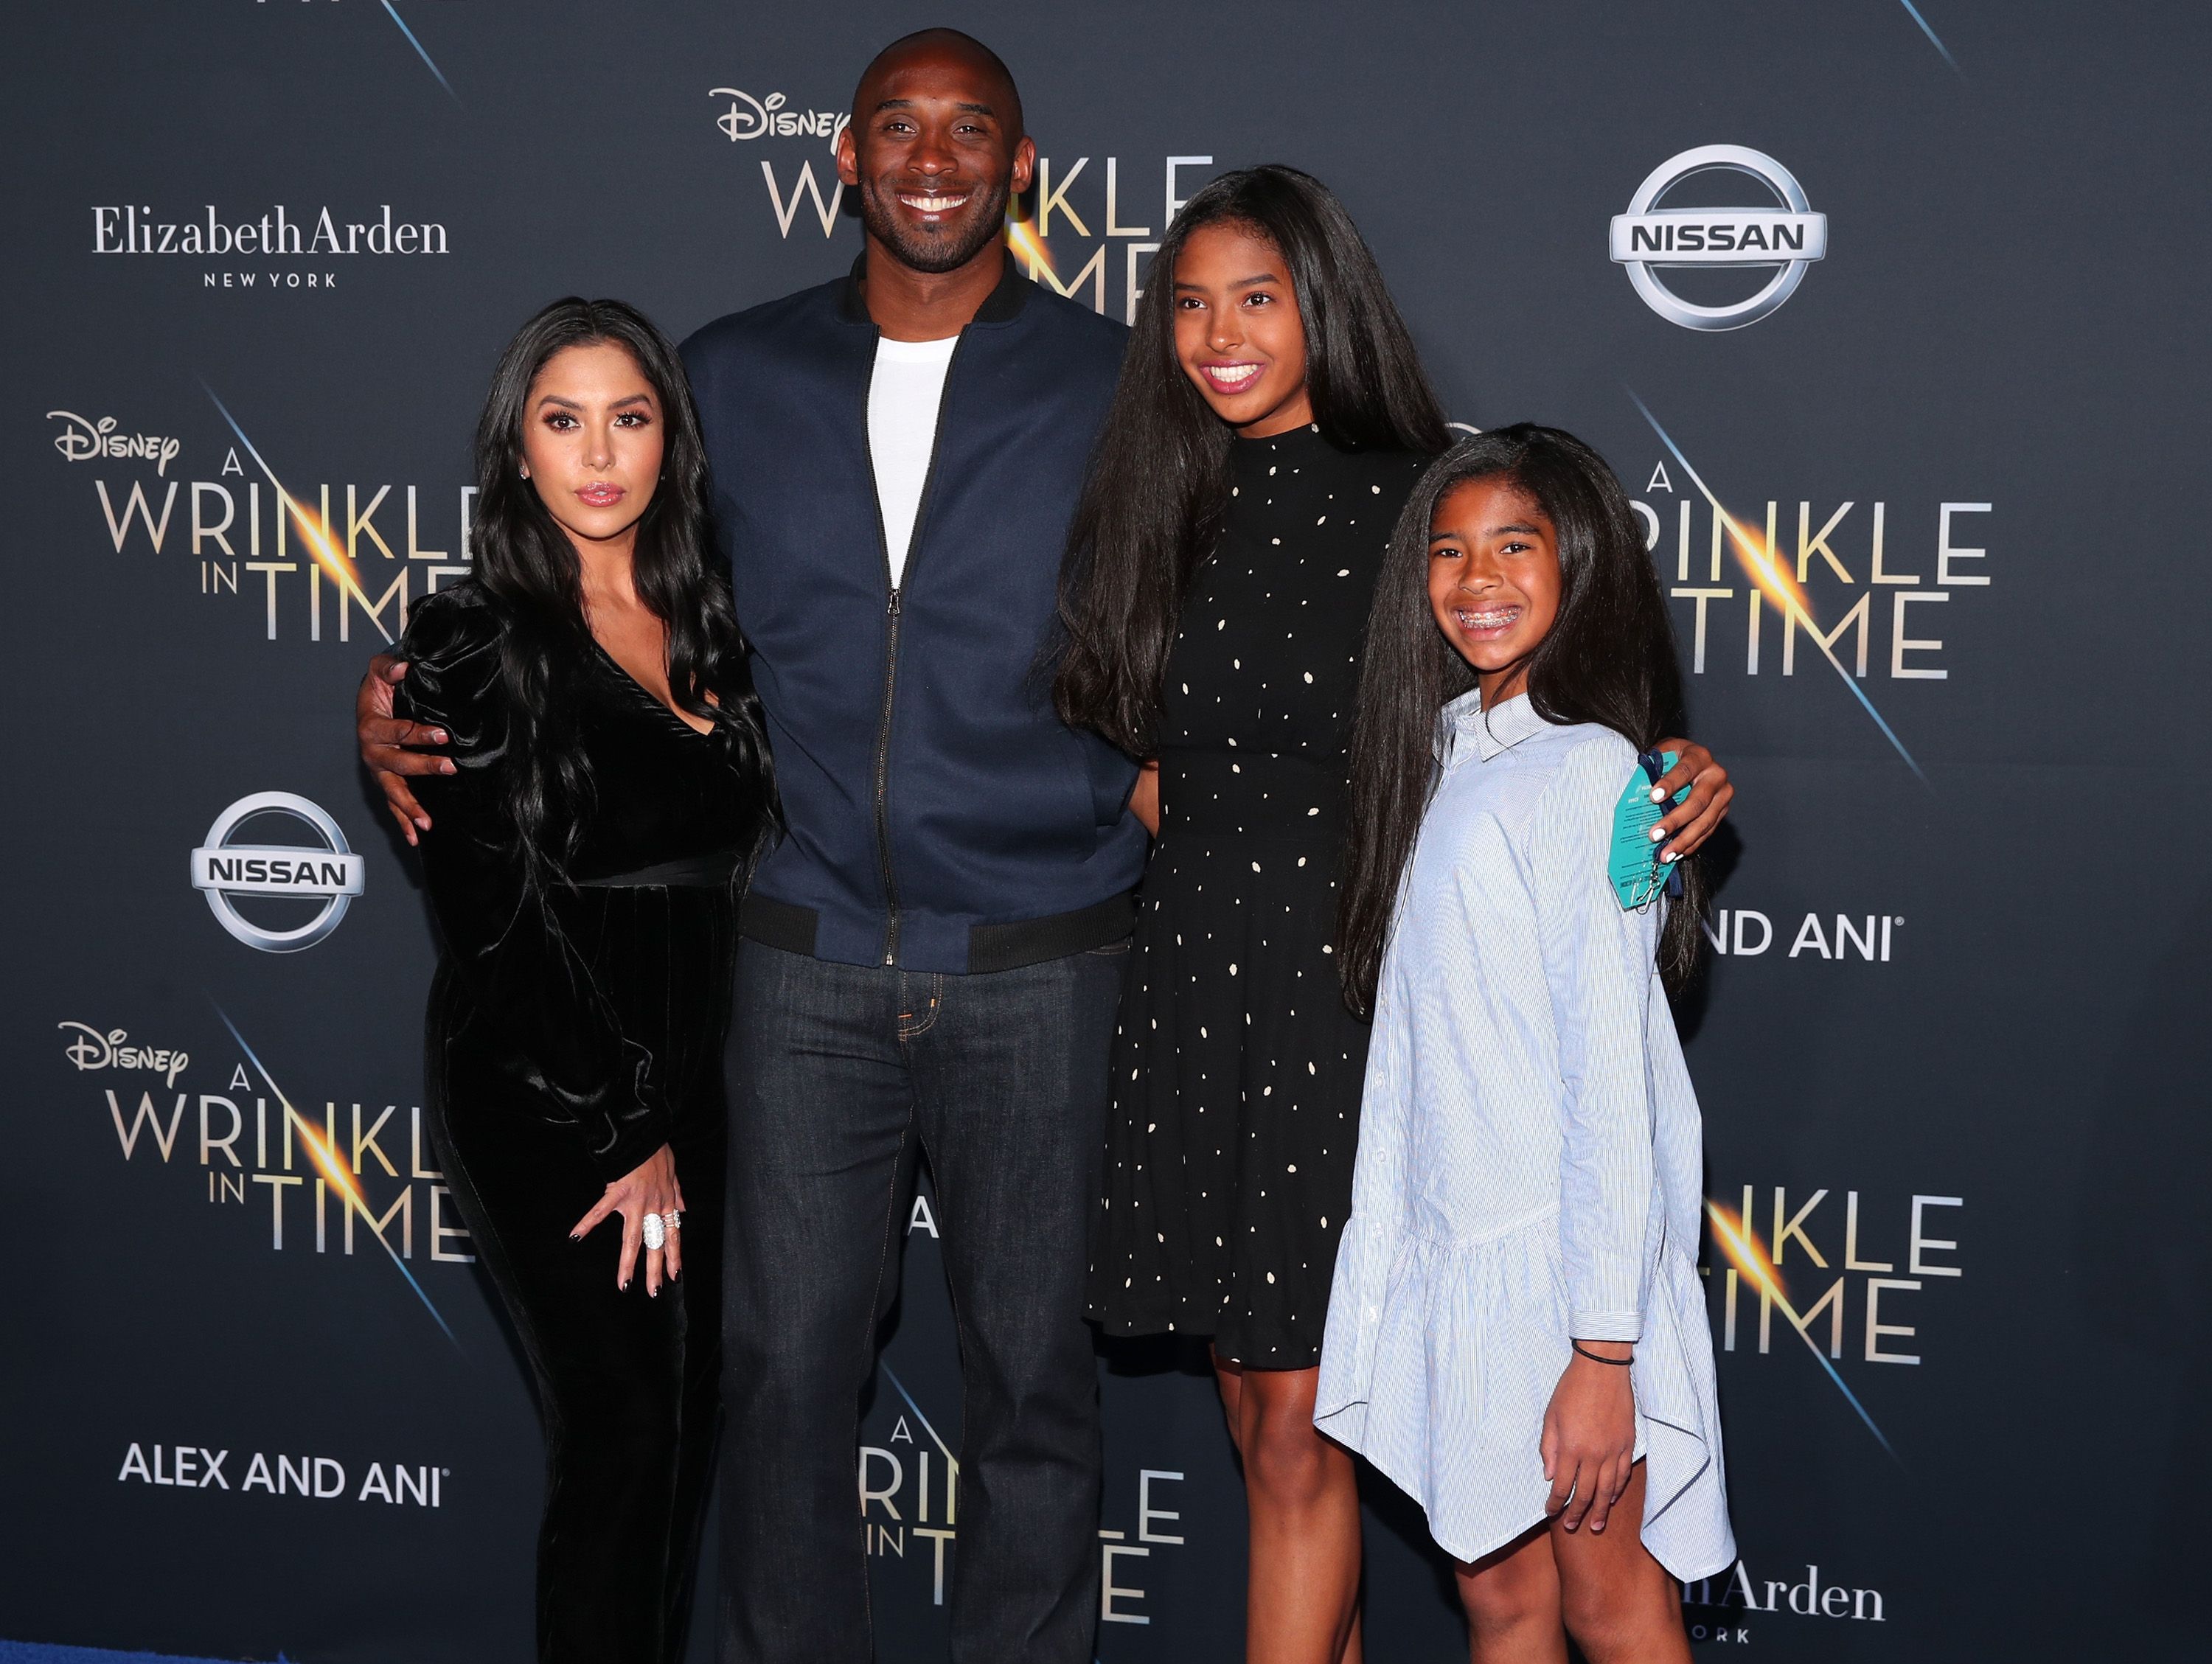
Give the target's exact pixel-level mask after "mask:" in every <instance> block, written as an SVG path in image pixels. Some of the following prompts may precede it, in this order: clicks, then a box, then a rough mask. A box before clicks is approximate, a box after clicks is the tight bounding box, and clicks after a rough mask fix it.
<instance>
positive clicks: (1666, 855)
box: [1659, 849, 1682, 861]
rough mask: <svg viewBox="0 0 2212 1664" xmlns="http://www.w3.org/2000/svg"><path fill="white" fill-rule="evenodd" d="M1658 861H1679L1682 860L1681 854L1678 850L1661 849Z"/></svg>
mask: <svg viewBox="0 0 2212 1664" xmlns="http://www.w3.org/2000/svg"><path fill="white" fill-rule="evenodd" d="M1659 859H1661V860H1662V861H1679V860H1680V859H1682V852H1681V851H1680V850H1679V849H1662V850H1661V851H1660V852H1659Z"/></svg>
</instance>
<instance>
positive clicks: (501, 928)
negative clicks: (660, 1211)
mask: <svg viewBox="0 0 2212 1664" xmlns="http://www.w3.org/2000/svg"><path fill="white" fill-rule="evenodd" d="M507 628H508V626H507V624H506V622H504V621H503V619H502V616H501V606H500V605H499V604H498V603H496V602H495V601H494V600H493V599H492V598H490V597H489V596H488V595H486V594H485V593H484V592H483V590H481V589H480V588H479V587H478V586H476V585H475V584H474V583H471V582H465V583H463V584H460V585H459V586H456V587H454V588H453V589H451V590H447V591H444V592H440V593H438V594H435V595H433V596H430V597H428V598H425V599H424V600H423V601H422V603H421V604H418V605H416V607H415V608H414V609H413V610H412V612H411V614H410V617H409V619H408V624H407V631H406V635H405V638H404V641H402V643H401V645H400V652H401V653H402V655H403V656H404V658H405V659H406V661H407V665H408V670H407V675H406V677H405V679H404V681H403V682H401V683H400V684H399V687H398V690H397V694H396V696H395V699H394V707H395V708H396V709H397V710H398V713H399V714H401V715H403V716H406V717H409V718H411V719H412V720H415V721H417V722H427V723H435V724H436V725H438V726H441V727H442V728H444V729H445V730H446V731H447V733H448V734H449V735H450V736H451V744H450V746H449V747H448V748H447V749H448V754H449V755H450V756H452V757H453V761H454V762H455V763H456V764H457V765H458V770H457V772H455V773H453V774H443V775H431V776H428V777H425V778H423V779H422V780H420V781H418V782H417V783H416V795H417V797H418V798H419V799H421V801H422V806H423V808H424V809H425V810H427V811H428V813H429V815H430V818H431V826H430V829H429V830H428V832H426V833H424V834H423V835H422V870H423V874H424V878H425V879H426V881H427V883H428V890H429V893H430V905H431V910H432V912H433V914H435V917H436V920H437V923H438V928H439V933H440V934H441V936H442V937H443V938H444V949H445V960H444V965H443V967H442V969H441V977H440V982H439V991H438V992H437V993H434V995H433V1001H432V1004H433V1010H432V1013H431V1017H432V1022H431V1029H432V1034H433V1036H434V1041H435V1042H437V1043H441V1044H442V1045H443V1046H444V1047H445V1048H447V1051H448V1052H452V1051H453V1050H456V1049H460V1050H464V1051H465V1052H466V1053H467V1054H468V1055H467V1056H466V1057H465V1058H455V1057H451V1056H448V1057H447V1058H444V1059H433V1060H432V1072H433V1074H434V1076H436V1075H438V1074H439V1073H440V1071H441V1068H442V1069H443V1070H444V1071H445V1072H446V1076H447V1078H450V1079H453V1080H455V1081H460V1080H469V1081H474V1082H477V1083H484V1084H486V1089H489V1090H497V1092H498V1096H501V1097H503V1098H507V1099H509V1100H513V1099H515V1098H521V1099H523V1100H526V1107H527V1108H529V1109H530V1110H531V1111H532V1112H534V1113H536V1114H540V1115H542V1116H544V1118H546V1119H549V1120H559V1121H565V1122H570V1123H573V1124H574V1126H575V1127H577V1128H578V1130H579V1131H580V1133H581V1134H582V1136H583V1138H584V1140H585V1143H586V1147H587V1150H588V1152H589V1154H590V1157H591V1159H592V1162H593V1163H594V1165H595V1166H596V1167H597V1168H598V1169H599V1171H600V1172H601V1173H602V1174H603V1175H605V1177H607V1178H609V1179H613V1178H617V1177H619V1176H621V1175H623V1174H624V1173H627V1172H629V1170H630V1169H633V1168H635V1166H637V1165H638V1163H640V1162H642V1161H643V1160H644V1159H645V1158H646V1157H648V1156H650V1155H651V1154H652V1153H653V1151H655V1150H657V1149H659V1147H660V1145H662V1144H664V1143H665V1142H666V1141H667V1138H668V1133H669V1130H670V1126H671V1112H672V1109H674V1108H680V1107H681V1106H680V1104H676V1103H673V1102H672V1100H676V1099H685V1100H688V1099H690V1097H692V1096H696V1094H695V1093H694V1092H693V1090H692V1088H693V1086H694V1084H696V1079H695V1078H696V1077H698V1076H700V1075H701V1074H702V1072H705V1071H709V1070H712V1071H717V1072H718V1071H719V1070H720V1046H721V1036H722V1033H723V1029H724V1027H725V1026H726V1022H727V1012H728V1005H727V1000H728V987H729V977H730V964H731V960H732V955H733V953H734V950H735V943H736V908H737V898H738V891H739V890H741V889H742V887H743V884H744V871H743V868H744V863H745V859H747V858H749V857H750V855H751V854H752V853H753V852H754V851H755V849H756V848H757V846H758V844H759V843H760V841H761V839H762V835H763V830H764V829H765V827H766V826H767V824H768V823H769V817H770V814H771V802H772V798H771V792H772V788H771V786H770V785H769V780H768V778H767V770H766V768H765V767H764V766H763V762H762V761H761V754H760V752H759V751H758V750H757V749H756V748H753V747H750V746H748V745H747V744H745V742H744V738H743V737H742V736H741V735H740V733H739V732H738V731H737V729H736V728H735V726H734V725H733V724H732V722H731V721H729V720H718V721H717V722H716V723H715V725H714V727H713V728H711V729H709V730H708V732H706V733H704V734H702V733H700V732H697V731H696V730H695V729H693V728H692V727H691V726H690V725H688V724H687V723H685V722H684V720H683V719H682V718H681V717H679V716H678V715H677V714H676V713H675V712H673V711H671V709H669V708H668V707H667V706H665V705H664V704H663V703H662V702H661V701H659V699H658V698H657V697H655V696H654V695H653V694H651V693H648V692H647V690H646V689H644V688H643V687H641V686H640V685H639V684H638V683H636V682H635V680H633V679H632V678H631V677H630V676H629V674H628V672H626V671H623V669H622V667H621V666H620V665H617V664H616V663H615V661H614V660H613V659H611V658H610V657H609V656H608V655H607V654H606V653H605V652H604V651H603V650H601V649H600V648H599V647H598V646H597V645H596V644H591V643H586V642H583V641H580V642H579V643H578V644H577V645H576V647H575V648H574V651H573V654H572V655H571V656H570V657H569V659H568V661H567V662H566V663H562V664H559V665H558V667H557V669H556V677H555V683H554V685H555V696H556V698H558V699H560V700H562V701H565V702H566V706H567V708H565V709H564V710H562V711H560V712H558V713H556V716H557V717H558V718H559V719H560V723H559V726H562V727H563V728H565V729H566V730H567V732H568V734H569V735H570V736H571V738H572V741H573V743H574V744H577V745H578V746H579V748H580V751H581V753H582V756H583V757H584V760H585V761H586V763H587V764H588V766H589V771H590V778H591V783H592V789H591V792H590V794H589V797H588V799H587V800H586V802H585V803H584V806H583V808H582V810H581V812H580V817H579V815H578V812H577V811H576V810H575V808H574V805H569V806H568V807H567V808H565V809H564V808H562V807H560V806H557V805H556V808H555V810H554V811H552V816H551V819H552V823H551V824H550V825H548V826H547V827H545V828H544V829H543V830H542V831H541V833H540V835H539V837H538V844H539V847H540V848H541V850H542V851H543V853H545V854H546V855H547V856H548V857H549V859H550V860H551V862H552V865H553V871H555V872H556V873H560V872H563V871H565V875H566V882H563V881H562V878H559V877H555V878H550V879H544V880H539V881H537V882H533V881H532V878H531V877H530V874H529V870H528V867H527V866H526V863H525V862H524V860H523V859H522V856H521V853H520V830H519V828H518V825H517V822H516V816H515V813H514V810H513V800H514V795H513V794H514V790H515V786H514V774H513V768H512V767H511V763H512V762H513V759H512V758H511V756H510V755H509V746H510V730H511V726H512V725H511V723H510V721H509V716H510V707H509V705H508V702H507V700H508V695H507V690H506V688H505V685H504V683H502V681H501V676H500V663H501V641H502V639H503V637H504V636H505V635H506V632H507ZM744 691H745V690H741V689H728V690H722V692H721V695H720V696H721V697H722V698H723V700H724V704H725V707H726V708H731V709H734V708H735V707H736V701H734V700H733V699H732V695H737V694H739V693H742V692H744ZM579 818H580V824H575V823H576V822H577V821H578V819H579ZM572 825H574V829H575V830H576V832H577V834H578V836H577V841H576V842H575V845H574V851H573V853H569V854H568V855H567V857H566V859H565V860H564V859H562V851H563V849H564V848H566V847H567V844H568V833H569V831H570V829H571V826H572ZM441 1001H443V1002H444V1004H445V1005H446V1007H447V1009H443V1010H441V1009H440V1005H441ZM456 1065H461V1067H459V1068H458V1069H457V1068H456V1067H455V1066H456ZM715 1078H719V1076H718V1075H717V1076H716V1077H715ZM715 1096H716V1097H717V1099H719V1095H718V1094H717V1095H715Z"/></svg>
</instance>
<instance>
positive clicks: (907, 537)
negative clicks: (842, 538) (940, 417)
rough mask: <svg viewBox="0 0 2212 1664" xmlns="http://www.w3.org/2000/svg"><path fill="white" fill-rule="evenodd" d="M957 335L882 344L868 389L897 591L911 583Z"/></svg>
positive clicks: (872, 445)
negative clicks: (911, 557)
mask: <svg viewBox="0 0 2212 1664" xmlns="http://www.w3.org/2000/svg"><path fill="white" fill-rule="evenodd" d="M959 344H960V337H958V336H957V335H950V336H947V337H945V339H944V340H942V341H893V340H890V339H888V338H885V339H884V340H880V341H878V342H877V343H876V373H875V379H874V380H872V381H871V382H870V383H869V384H868V450H869V452H870V454H871V455H872V458H873V459H874V461H875V465H876V501H877V503H878V505H879V506H880V507H882V509H883V515H884V548H885V549H886V550H888V551H889V552H890V557H891V587H892V588H894V589H896V588H897V587H898V586H899V585H900V584H901V583H902V582H903V581H904V580H905V577H906V552H907V545H908V544H910V543H912V542H913V541H914V517H915V514H916V513H918V512H919V511H920V509H921V488H922V487H923V486H924V485H925V484H927V483H928V479H929V453H930V451H931V449H932V447H933V446H934V445H935V444H936V442H937V407H938V404H939V402H940V401H941V400H942V399H943V398H944V395H945V369H946V367H948V366H950V365H951V362H952V349H953V348H955V347H957V346H958V345H959Z"/></svg>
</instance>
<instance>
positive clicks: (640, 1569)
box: [397, 300, 772, 1664]
mask: <svg viewBox="0 0 2212 1664" xmlns="http://www.w3.org/2000/svg"><path fill="white" fill-rule="evenodd" d="M705 477H706V469H705V462H704V459H703V454H702V449H701V446H700V441H699V435H698V426H697V422H696V417H695V416H694V415H693V412H692V409H691V405H690V395H689V393H688V392H687V390H686V388H685V386H684V377H683V373H682V370H681V368H680V367H679V365H678V361H677V357H676V354H675V351H674V349H673V348H671V346H670V345H669V343H668V342H667V340H666V339H665V337H663V336H662V335H661V334H660V333H659V331H658V330H656V329H654V328H653V325H651V324H650V323H649V322H647V320H646V319H644V318H643V317H642V316H641V315H640V314H639V313H636V312H635V311H633V310H631V309H630V308H629V307H625V306H623V305H621V304H620V303H619V302H616V301H574V300H571V301H560V302H557V303H556V304H555V305H553V306H552V307H548V308H547V309H546V310H545V311H544V312H543V313H539V314H538V316H537V317H536V318H534V319H532V320H531V321H530V322H529V323H528V324H527V325H525V326H524V327H523V330H522V331H521V333H520V334H519V335H518V336H517V337H515V339H514V340H513V343H511V344H510V345H509V346H508V348H507V352H506V355H505V356H504V357H503V358H502V359H501V362H500V366H499V368H498V370H497V372H496V373H495V375H494V378H493V382H492V389H491V393H490V397H489V400H488V402H487V404H486V405H485V408H484V413H483V420H482V422H481V423H480V425H479V427H478V429H477V492H478V495H477V519H476V525H475V529H474V535H473V544H474V548H475V564H476V573H475V575H474V576H473V577H472V578H471V579H469V580H465V581H464V582H463V583H461V584H459V585H458V586H455V587H454V588H453V589H450V590H447V591H446V592H442V593H440V594H437V595H434V596H431V597H429V598H427V599H425V600H424V601H423V602H422V603H421V604H419V605H417V606H416V608H415V610H414V612H413V615H412V616H411V617H410V620H409V622H408V627H407V633H406V637H405V640H404V643H403V648H402V650H403V653H404V657H405V659H407V661H408V665H407V671H406V677H405V680H404V682H402V683H401V684H400V687H399V690H398V701H397V704H398V710H399V713H400V714H402V715H404V716H407V717H410V718H411V719H413V720H416V721H418V722H423V723H429V724H435V725H436V726H437V727H438V728H440V729H441V730H442V731H443V738H444V740H445V742H446V743H447V744H448V745H449V750H450V759H451V760H450V763H449V765H448V768H447V772H446V773H444V774H437V775H432V776H428V777H426V779H425V780H423V782H422V786H421V788H420V795H421V800H422V805H423V806H424V808H425V809H426V810H427V811H428V816H429V818H430V821H431V828H432V829H430V830H428V833H427V834H426V835H425V836H423V838H422V863H423V871H424V875H425V877H426V878H427V880H428V889H429V893H430V902H431V908H432V911H433V913H434V914H435V916H436V919H437V923H438V927H439V932H440V934H441V937H442V938H443V947H444V952H443V955H442V956H441V960H440V963H439V966H438V972H437V977H436V980H435V982H434V983H433V984H432V987H431V993H430V1004H429V1029H428V1077H429V1078H428V1092H429V1101H430V1107H431V1117H432V1119H431V1126H432V1129H433V1135H434V1137H435V1140H436V1144H437V1148H438V1151H439V1153H440V1155H441V1157H442V1158H443V1165H444V1168H445V1170H446V1172H447V1175H448V1177H449V1181H450V1182H451V1183H452V1185H453V1193H454V1197H455V1199H456V1201H457V1203H458V1204H459V1208H460V1212H461V1215H462V1218H464V1219H465V1222H466V1223H467V1224H468V1226H469V1229H470V1230H471V1233H472V1234H473V1236H474V1237H475V1239H476V1245H477V1254H479V1255H480V1256H481V1258H482V1260H483V1263H484V1266H485V1267H486V1269H487V1270H488V1271H489V1272H490V1275H491V1278H492V1281H493V1283H494V1284H495V1286H496V1287H497V1288H498V1290H499V1292H500V1296H501V1299H502V1300H503V1301H504V1302H505V1303H506V1305H507V1312H508V1315H510V1316H511V1317H512V1318H513V1322H514V1326H515V1328H516V1330H517V1332H518V1333H520V1336H521V1339H522V1343H523V1345H524V1348H525V1350H526V1351H527V1353H528V1354H529V1357H530V1361H531V1364H532V1368H533V1369H534V1370H535V1372H536V1374H537V1377H538V1394H539V1400H540V1403H541V1406H542V1408H543V1411H544V1420H545V1430H546V1442H547V1447H548V1458H549V1461H548V1478H547V1485H546V1501H545V1515H544V1525H543V1527H542V1529H541V1532H540V1533H539V1538H538V1655H539V1657H540V1658H541V1659H544V1660H548V1661H555V1660H558V1661H578V1664H583V1661H589V1664H615V1661H623V1664H628V1661H637V1664H668V1661H672V1660H675V1659H676V1658H678V1657H679V1656H680V1655H681V1652H682V1648H683V1637H684V1621H683V1620H684V1612H685V1606H686V1600H687V1591H688V1588H689V1584H690V1570H691V1564H692V1558H693V1552H694V1549H695V1546H696V1534H697V1530H698V1525H699V1519H700V1515H701V1511H702V1507H703V1505H704V1503H705V1501H706V1496H707V1488H708V1475H709V1471H710V1469H709V1464H710V1462H711V1460H712V1454H713V1443H714V1436H715V1431H716V1420H717V1413H718V1408H717V1399H716V1376H717V1364H718V1356H719V1345H718V1342H719V1338H720V1260H721V1244H720V1237H721V1223H722V1222H721V1194H722V1162H723V1148H724V1131H723V1097H722V1078H721V1057H722V1040H723V1031H724V1029H725V1028H726V1024H727V1022H728V1011H729V997H730V976H731V969H732V963H733V954H734V950H735V945H736V941H737V902H738V892H739V890H741V888H742V887H743V884H744V875H745V871H746V868H747V865H748V864H749V862H750V859H751V856H752V854H753V853H754V851H755V849H756V848H757V846H758V845H759V844H760V842H761V841H762V839H763V836H764V835H765V833H766V831H767V829H768V827H769V822H770V817H771V814H772V807H771V805H772V787H771V784H770V780H769V768H768V758H767V751H766V747H765V744H764V741H763V731H762V726H761V720H760V715H759V710H758V706H757V701H755V699H754V696H753V695H752V691H751V686H750V681H749V679H748V677H747V672H746V669H745V663H744V646H743V643H742V641H740V639H739V637H738V629H737V624H736V620H735V618H734V617H733V616H732V610H731V605H730V599H729V594H728V591H727V589H726V586H725V584H724V583H723V581H722V580H721V578H720V574H718V573H716V572H715V571H714V569H713V568H711V567H710V566H709V564H708V559H707V556H706V552H705V551H706V541H705V537H704V535H703V520H704V513H703V507H702V505H703V503H704V501H705ZM686 1179H689V1180H690V1181H692V1187H691V1189H690V1193H689V1200H688V1202H687V1193H686V1190H685V1183H684V1181H685V1180H686ZM616 1220H619V1222H620V1236H619V1239H618V1240H616V1239H615V1238H614V1236H613V1233H611V1232H605V1233H603V1232H600V1231H599V1229H598V1228H599V1226H600V1225H601V1224H603V1223H609V1222H613V1221H616ZM641 1256H642V1262H643V1263H642V1272H643V1277H642V1280H643V1282H644V1284H645V1286H644V1287H643V1288H635V1287H633V1286H632V1284H633V1283H634V1282H635V1281H636V1280H638V1278H637V1272H638V1271H639V1269H640V1266H639V1261H640V1258H641ZM679 1273H682V1274H681V1275H680V1276H679ZM664 1295H665V1296H666V1298H663V1297H662V1296H664Z"/></svg>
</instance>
